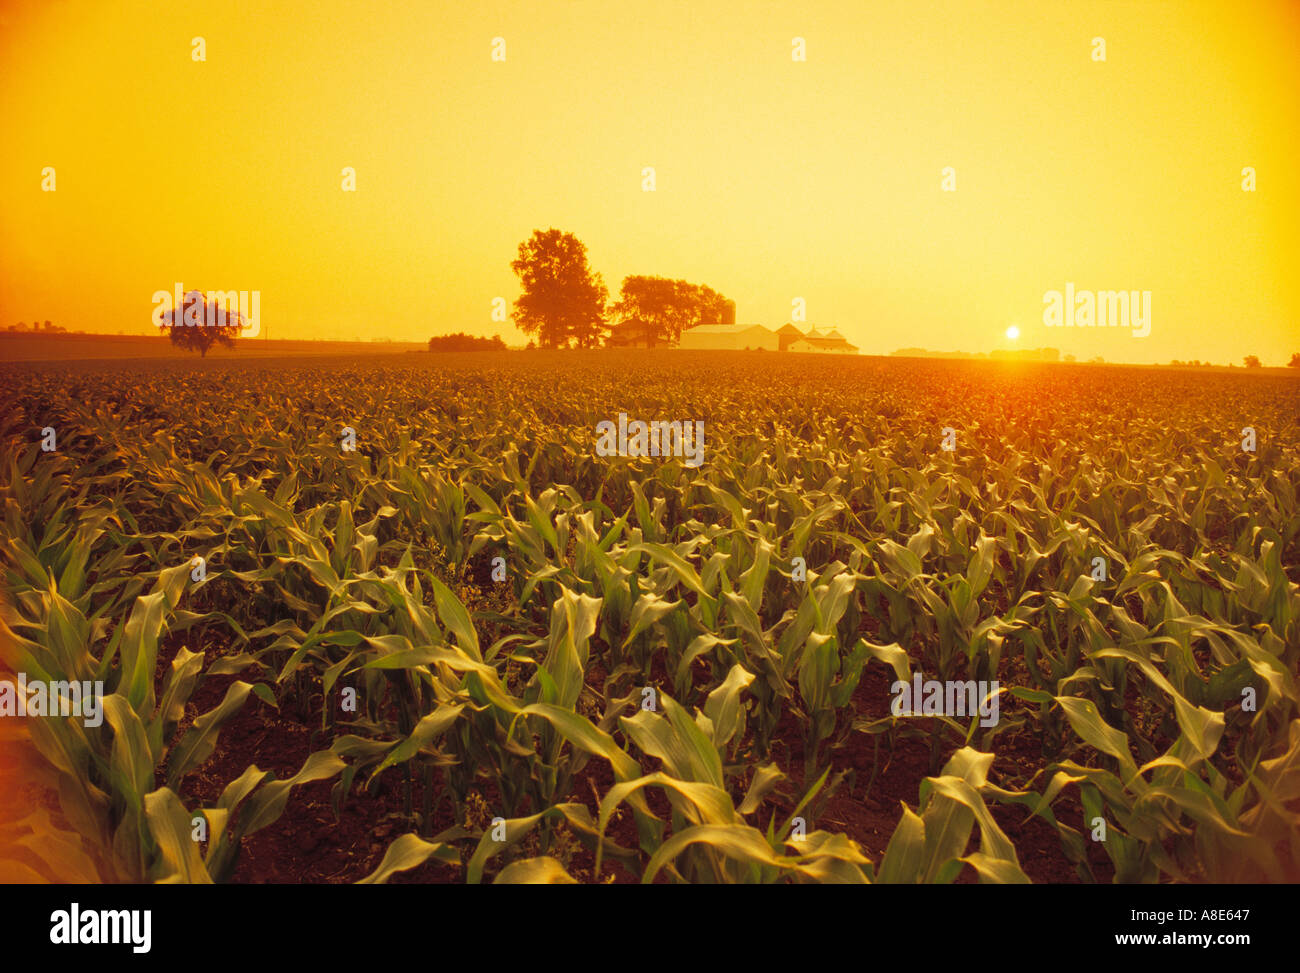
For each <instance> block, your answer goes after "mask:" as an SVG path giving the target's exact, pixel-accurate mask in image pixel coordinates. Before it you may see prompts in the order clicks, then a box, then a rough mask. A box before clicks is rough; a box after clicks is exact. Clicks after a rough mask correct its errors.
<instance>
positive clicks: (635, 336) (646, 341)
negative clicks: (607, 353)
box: [605, 318, 654, 348]
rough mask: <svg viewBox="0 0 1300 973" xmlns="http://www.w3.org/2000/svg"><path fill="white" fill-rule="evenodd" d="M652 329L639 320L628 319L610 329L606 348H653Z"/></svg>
mask: <svg viewBox="0 0 1300 973" xmlns="http://www.w3.org/2000/svg"><path fill="white" fill-rule="evenodd" d="M650 334H651V332H650V327H649V325H647V324H646V322H644V321H642V320H641V319H639V318H628V319H627V320H626V321H620V322H619V323H618V324H615V325H613V326H612V327H611V328H610V329H609V337H608V338H606V339H605V347H606V348H653V347H654V345H653V344H652V343H651V341H650Z"/></svg>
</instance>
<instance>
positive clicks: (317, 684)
mask: <svg viewBox="0 0 1300 973" xmlns="http://www.w3.org/2000/svg"><path fill="white" fill-rule="evenodd" d="M408 359H409V360H408ZM0 371H3V388H4V390H5V391H4V392H3V396H4V408H3V410H0V424H2V430H0V435H2V437H3V443H4V463H3V467H2V469H0V496H2V497H3V505H4V511H3V516H4V531H3V548H2V553H0V566H2V569H3V582H2V587H0V600H2V602H3V618H2V621H3V627H2V628H0V636H2V637H3V643H4V644H3V653H4V657H3V663H4V667H5V668H6V669H7V670H8V672H7V674H6V675H5V678H6V679H9V680H11V681H12V680H13V679H15V678H16V674H18V673H23V674H24V675H25V678H26V679H28V680H32V681H44V682H46V683H49V684H56V683H60V682H71V681H86V682H92V683H93V682H99V683H102V686H103V697H102V707H103V719H102V721H100V722H99V724H98V725H97V726H91V725H89V724H90V722H92V721H87V720H84V719H79V718H77V717H75V716H68V717H54V716H50V717H46V718H28V719H24V720H21V721H20V720H13V719H10V720H0V731H2V732H3V733H4V734H5V736H6V739H8V740H9V741H11V742H12V743H14V745H18V746H22V747H25V748H28V749H29V750H30V752H31V753H32V754H33V759H32V763H31V770H30V772H28V773H27V775H26V779H25V780H24V784H25V785H26V786H30V787H32V788H35V789H37V790H38V791H39V792H40V794H42V795H44V798H43V800H42V801H41V802H40V803H39V804H38V806H37V808H36V810H35V811H33V812H32V813H30V814H28V815H27V816H25V817H23V818H21V819H18V820H11V821H5V822H3V824H2V825H0V827H3V830H4V834H3V835H2V836H0V856H3V858H2V859H0V873H2V874H3V875H5V876H6V877H7V878H8V880H11V881H12V880H17V881H28V880H30V881H37V880H65V881H66V880H72V881H91V882H185V883H208V882H217V883H220V882H252V881H285V880H294V881H309V882H366V883H376V882H379V883H382V882H388V881H394V882H413V881H414V882H470V883H480V882H499V883H519V882H540V883H572V882H581V883H596V884H600V883H609V882H642V883H652V882H658V883H665V882H667V883H682V882H688V883H818V882H836V883H953V882H991V883H1024V882H1030V881H1034V882H1080V883H1110V882H1115V883H1166V882H1186V883H1203V882H1260V881H1263V882H1281V881H1296V880H1300V694H1298V692H1297V685H1296V680H1297V669H1298V666H1300V589H1298V588H1297V580H1298V579H1297V569H1298V567H1300V506H1298V505H1297V486H1298V484H1300V446H1298V445H1297V444H1298V443H1300V383H1298V382H1297V381H1295V380H1294V379H1290V378H1286V377H1281V376H1276V375H1258V374H1255V375H1247V374H1238V375H1235V376H1234V375H1230V374H1216V375H1211V376H1208V377H1206V376H1203V375H1194V374H1191V373H1185V372H1175V371H1172V370H1160V369H1148V368H1117V367H1104V366H1101V367H1099V366H1084V365H1077V366H1074V365H1012V364H1008V365H999V364H990V363H978V362H939V361H913V360H907V359H891V360H884V359H861V360H855V361H846V360H839V361H834V362H827V361H824V360H816V359H811V360H810V356H794V355H786V356H780V357H779V358H778V356H776V355H764V354H761V353H751V354H733V355H726V354H709V353H697V354H693V353H687V352H664V353H657V354H645V353H617V352H593V353H578V352H574V353H542V352H538V353H525V352H512V353H480V354H468V355H462V356H428V355H407V356H390V357H389V358H388V359H384V360H381V359H378V358H376V359H357V360H351V361H343V360H338V359H330V360H322V361H320V362H317V363H315V364H302V363H296V362H292V361H284V362H278V363H277V362H273V361H272V362H268V361H265V360H262V361H248V362H240V361H208V362H203V363H202V364H201V365H199V366H198V367H196V366H195V365H193V364H191V363H188V362H187V363H175V362H160V363H155V364H149V363H126V364H120V365H106V364H94V365H91V364H76V363H62V364H57V365H55V364H51V365H31V366H24V367H22V368H19V367H17V366H12V365H10V366H2V367H0ZM622 413H626V414H627V415H629V416H632V417H634V418H640V419H643V420H652V419H662V420H675V419H689V420H698V421H701V422H702V423H703V429H704V430H705V441H704V457H703V462H702V463H701V464H700V465H699V466H698V467H692V466H690V465H688V464H687V463H685V462H684V461H683V459H682V458H681V457H678V456H650V457H639V456H601V455H597V453H596V450H595V441H596V432H595V430H596V427H597V424H598V423H600V422H602V421H610V420H617V418H618V416H619V415H620V414H622ZM1247 429H1249V430H1250V433H1249V436H1248V434H1247V432H1246V430H1247ZM1248 438H1249V440H1250V441H1249V443H1247V439H1248ZM51 446H52V447H53V448H51ZM949 447H951V448H949ZM928 680H935V681H938V682H939V683H940V684H945V685H950V684H953V683H965V682H967V681H970V682H973V683H975V684H976V685H979V686H991V687H994V688H993V689H992V692H993V694H994V695H995V696H996V699H995V700H988V699H981V703H982V704H983V703H985V702H994V703H995V704H996V709H995V712H996V714H997V716H996V719H984V718H982V715H981V713H982V712H983V711H981V713H973V712H970V711H967V712H965V713H964V714H957V715H954V714H953V713H951V712H932V713H926V714H924V715H914V714H913V713H910V712H906V711H904V712H900V710H899V707H898V706H897V705H896V703H897V696H898V692H899V687H901V686H910V685H913V684H916V685H920V684H921V683H923V682H924V681H928ZM914 681H915V682H914ZM982 695H983V694H982ZM904 709H905V708H904Z"/></svg>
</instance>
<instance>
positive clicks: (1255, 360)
mask: <svg viewBox="0 0 1300 973" xmlns="http://www.w3.org/2000/svg"><path fill="white" fill-rule="evenodd" d="M1242 361H1244V362H1245V363H1246V367H1247V368H1259V367H1261V366H1260V361H1259V356H1258V355H1247V356H1246V357H1245V358H1243V359H1242Z"/></svg>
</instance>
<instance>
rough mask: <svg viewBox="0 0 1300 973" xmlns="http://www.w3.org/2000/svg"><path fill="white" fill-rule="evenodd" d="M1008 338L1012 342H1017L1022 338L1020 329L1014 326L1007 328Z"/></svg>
mask: <svg viewBox="0 0 1300 973" xmlns="http://www.w3.org/2000/svg"><path fill="white" fill-rule="evenodd" d="M1007 337H1008V338H1010V339H1011V340H1012V341H1015V340H1016V339H1017V338H1019V337H1020V329H1019V328H1017V327H1016V326H1015V325H1014V324H1013V325H1012V326H1011V327H1009V328H1007Z"/></svg>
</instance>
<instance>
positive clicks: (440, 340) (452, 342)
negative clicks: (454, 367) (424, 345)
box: [429, 331, 506, 351]
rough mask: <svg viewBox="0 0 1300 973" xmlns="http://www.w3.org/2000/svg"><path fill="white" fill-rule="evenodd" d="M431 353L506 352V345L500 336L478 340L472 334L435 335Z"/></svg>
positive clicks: (430, 348) (430, 341) (430, 345)
mask: <svg viewBox="0 0 1300 973" xmlns="http://www.w3.org/2000/svg"><path fill="white" fill-rule="evenodd" d="M429 350H430V351H505V350H506V343H505V342H504V341H502V340H501V336H500V335H496V334H494V335H493V336H492V337H491V338H476V337H474V336H473V335H472V334H465V332H463V331H457V332H456V333H455V334H440V335H434V336H433V337H432V338H430V339H429Z"/></svg>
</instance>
